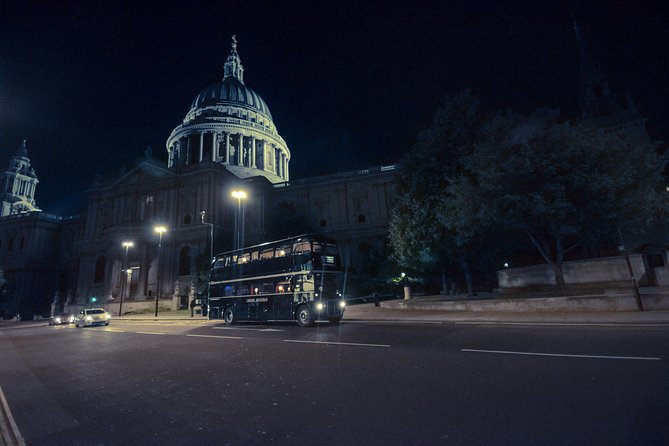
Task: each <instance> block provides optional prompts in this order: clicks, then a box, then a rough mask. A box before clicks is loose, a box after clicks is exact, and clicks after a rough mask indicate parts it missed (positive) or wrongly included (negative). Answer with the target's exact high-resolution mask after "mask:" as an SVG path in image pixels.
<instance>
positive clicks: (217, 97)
mask: <svg viewBox="0 0 669 446" xmlns="http://www.w3.org/2000/svg"><path fill="white" fill-rule="evenodd" d="M167 152H168V155H169V161H168V167H178V166H183V165H191V164H197V163H201V162H205V161H213V162H217V163H221V164H223V165H224V166H225V167H226V169H227V170H229V171H230V172H232V173H233V174H234V175H236V176H237V177H239V178H248V177H253V176H259V175H260V176H264V177H265V178H267V179H268V180H269V181H271V182H272V183H280V182H285V181H288V180H289V174H288V171H289V163H290V150H289V149H288V146H287V145H286V142H285V141H284V140H283V138H282V137H281V136H280V135H279V133H278V131H277V129H276V126H275V125H274V121H273V119H272V114H271V113H270V111H269V107H267V104H266V103H265V101H263V99H262V98H261V97H260V96H259V95H258V94H257V93H256V92H255V91H253V90H252V89H251V88H249V87H247V86H246V85H245V84H244V67H243V66H242V62H241V60H240V58H239V54H237V39H236V38H235V36H232V51H230V54H229V55H228V58H227V60H226V61H225V64H224V65H223V79H222V80H221V81H220V82H216V83H214V84H211V85H209V86H208V87H206V88H204V89H203V90H202V91H200V93H198V95H197V96H196V97H195V99H194V100H193V102H192V103H191V107H190V110H189V111H188V113H187V114H186V117H185V118H184V120H183V122H182V123H181V125H179V126H178V127H177V128H175V129H174V130H173V131H172V134H171V135H170V137H169V138H168V139H167Z"/></svg>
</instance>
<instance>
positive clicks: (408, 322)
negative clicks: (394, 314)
mask: <svg viewBox="0 0 669 446" xmlns="http://www.w3.org/2000/svg"><path fill="white" fill-rule="evenodd" d="M342 322H346V323H347V324H365V325H370V324H403V325H417V324H422V325H444V322H442V321H418V320H416V321H412V320H404V321H403V320H390V319H389V320H376V319H357V320H354V321H353V320H348V319H344V320H343V321H342Z"/></svg>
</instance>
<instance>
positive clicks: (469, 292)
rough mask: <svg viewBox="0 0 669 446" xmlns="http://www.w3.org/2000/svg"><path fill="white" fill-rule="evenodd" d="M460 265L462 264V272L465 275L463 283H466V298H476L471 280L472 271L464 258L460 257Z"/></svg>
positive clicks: (472, 280)
mask: <svg viewBox="0 0 669 446" xmlns="http://www.w3.org/2000/svg"><path fill="white" fill-rule="evenodd" d="M460 263H461V264H462V271H463V272H464V273H465V282H466V283H467V296H476V293H475V292H474V279H473V278H472V270H471V268H470V267H469V263H468V262H467V260H466V259H465V257H464V256H463V255H462V254H461V255H460Z"/></svg>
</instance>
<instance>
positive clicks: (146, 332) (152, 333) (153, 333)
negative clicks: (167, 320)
mask: <svg viewBox="0 0 669 446" xmlns="http://www.w3.org/2000/svg"><path fill="white" fill-rule="evenodd" d="M135 333H137V334H151V335H164V334H167V333H160V332H158V331H136V332H135Z"/></svg>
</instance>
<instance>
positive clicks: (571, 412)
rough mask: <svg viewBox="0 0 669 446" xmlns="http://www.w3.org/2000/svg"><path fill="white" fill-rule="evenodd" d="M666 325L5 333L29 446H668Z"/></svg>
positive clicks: (122, 325)
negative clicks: (601, 445) (157, 445)
mask: <svg viewBox="0 0 669 446" xmlns="http://www.w3.org/2000/svg"><path fill="white" fill-rule="evenodd" d="M668 335H669V328H667V327H666V326H665V327H647V326H641V327H633V326H629V327H594V328H586V327H559V326H541V325H531V326H529V325H528V326H522V325H513V326H508V325H506V326H505V325H495V324H485V325H478V324H455V323H440V322H434V323H431V322H426V323H401V322H380V321H377V322H372V321H367V322H365V321H359V322H351V321H349V322H347V321H346V320H345V321H344V322H343V323H342V324H341V325H339V326H331V325H329V324H322V325H319V326H317V327H314V328H300V327H298V326H296V325H294V324H287V323H273V324H265V325H254V324H248V325H239V326H236V327H233V328H228V327H225V326H223V325H222V324H220V323H218V322H213V321H212V322H209V321H160V322H158V321H156V322H139V321H119V320H114V321H112V324H111V325H110V326H109V327H93V328H84V329H76V328H74V327H71V326H70V327H68V326H61V327H48V326H46V324H44V325H42V324H40V325H36V324H33V323H26V324H14V325H12V326H7V327H2V328H0V358H1V359H0V387H2V389H3V391H4V393H5V396H6V398H7V400H8V402H9V405H10V407H11V410H12V413H13V415H14V418H15V420H16V422H17V424H18V426H19V428H20V429H21V433H22V434H23V437H24V438H25V440H26V442H27V444H28V445H77V444H81V445H88V444H105V445H120V444H123V445H134V444H160V445H167V444H170V445H171V444H220V445H228V444H229V445H248V444H263V445H264V444H291V445H303V444H304V445H313V444H346V445H350V444H383V445H393V444H398V445H399V444H402V445H407V444H420V445H430V444H449V445H451V444H452V445H507V444H508V445H538V444H540V445H565V444H569V445H599V444H606V445H641V444H643V445H666V444H669V386H668V385H667V377H669V336H668Z"/></svg>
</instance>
